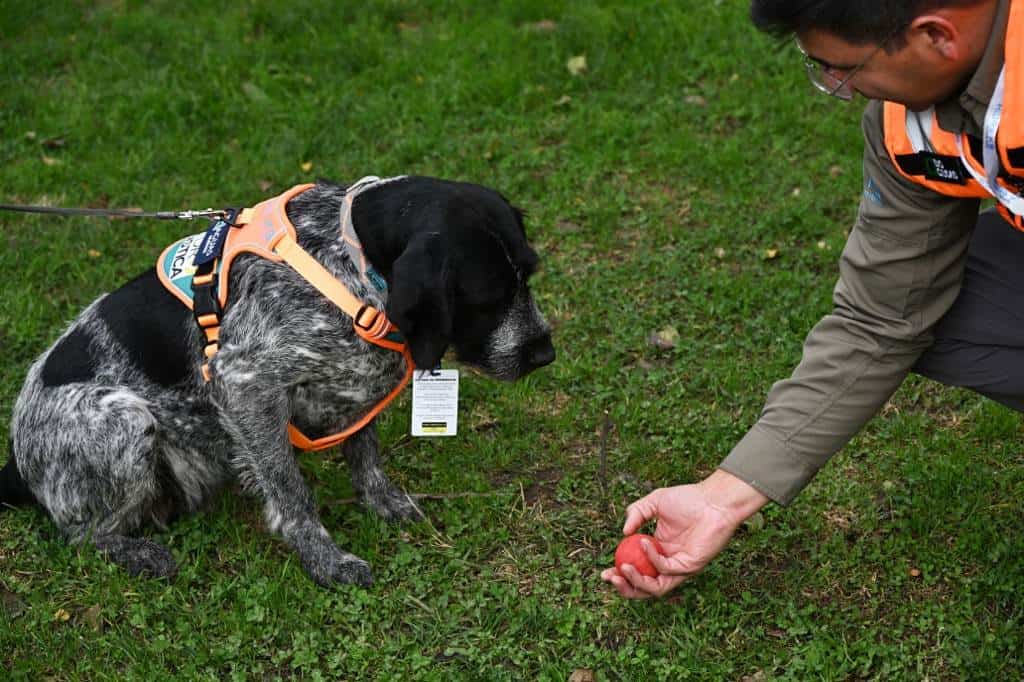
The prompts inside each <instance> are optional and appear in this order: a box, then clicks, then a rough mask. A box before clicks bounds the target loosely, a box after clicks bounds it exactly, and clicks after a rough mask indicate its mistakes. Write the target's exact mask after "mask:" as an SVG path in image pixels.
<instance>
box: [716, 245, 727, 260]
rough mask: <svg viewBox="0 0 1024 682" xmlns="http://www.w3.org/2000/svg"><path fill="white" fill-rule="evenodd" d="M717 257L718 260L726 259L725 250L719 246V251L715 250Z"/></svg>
mask: <svg viewBox="0 0 1024 682" xmlns="http://www.w3.org/2000/svg"><path fill="white" fill-rule="evenodd" d="M715 256H716V257H717V258H725V249H723V248H722V247H721V246H719V247H718V248H717V249H715Z"/></svg>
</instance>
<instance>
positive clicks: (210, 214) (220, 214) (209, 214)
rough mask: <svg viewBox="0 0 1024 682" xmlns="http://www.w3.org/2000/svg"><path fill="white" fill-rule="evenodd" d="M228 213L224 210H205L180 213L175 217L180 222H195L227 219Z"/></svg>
mask: <svg viewBox="0 0 1024 682" xmlns="http://www.w3.org/2000/svg"><path fill="white" fill-rule="evenodd" d="M227 215H228V211H227V210H226V209H222V208H204V209H201V210H198V211H178V212H177V213H176V214H174V217H175V218H177V219H179V220H195V219H197V218H220V219H224V218H225V217H227Z"/></svg>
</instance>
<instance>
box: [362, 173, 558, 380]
mask: <svg viewBox="0 0 1024 682" xmlns="http://www.w3.org/2000/svg"><path fill="white" fill-rule="evenodd" d="M352 217H353V224H354V225H355V228H356V232H357V233H358V234H359V238H360V240H361V241H362V243H363V248H364V249H365V251H366V254H367V257H368V258H369V260H370V262H371V263H373V265H374V267H376V268H377V269H378V270H379V271H380V272H381V273H382V274H383V275H384V278H385V279H386V280H387V282H388V302H387V311H386V312H387V315H388V317H389V318H390V319H391V321H392V322H394V323H395V324H396V325H397V326H398V328H399V329H400V330H401V331H402V334H403V335H404V336H405V338H406V340H407V342H408V343H409V347H410V350H411V351H412V356H413V360H414V361H415V362H416V366H417V367H421V368H430V367H434V366H436V365H437V363H438V362H439V361H440V359H441V357H442V356H443V355H444V353H445V350H446V349H447V348H448V347H449V346H451V347H453V348H454V349H455V354H456V357H457V358H458V360H459V361H461V362H465V363H467V364H469V365H473V366H476V367H478V368H480V369H481V370H483V371H484V372H486V373H487V374H489V375H491V376H494V377H496V378H499V379H507V380H513V379H517V378H519V377H521V376H523V375H525V374H527V373H528V372H530V371H532V370H534V369H536V368H538V367H543V366H544V365H547V364H549V363H550V362H552V361H553V360H554V359H555V350H554V347H553V346H552V345H551V330H550V328H549V327H548V324H547V322H546V321H545V320H544V317H543V316H542V315H541V313H540V311H539V310H538V309H537V305H536V304H535V303H534V300H533V296H532V295H531V293H530V289H529V286H528V284H527V280H528V279H529V277H530V275H531V274H533V272H534V270H535V269H536V268H537V263H538V259H537V254H536V253H535V252H534V250H533V249H532V248H531V247H530V245H529V243H528V242H527V240H526V232H525V230H524V229H523V214H522V212H521V211H519V210H518V209H516V208H515V207H513V206H512V205H511V204H509V203H508V202H507V201H506V200H505V199H504V197H502V196H501V195H500V194H498V193H497V192H495V191H493V190H490V189H487V188H486V187H481V186H479V185H472V184H467V183H454V182H447V181H443V180H437V179H433V178H423V177H406V178H402V179H399V180H393V181H391V182H388V183H385V184H383V185H380V186H378V187H374V188H372V189H369V190H367V191H365V192H364V193H363V194H360V195H359V197H358V198H357V199H356V201H355V204H354V206H353V213H352Z"/></svg>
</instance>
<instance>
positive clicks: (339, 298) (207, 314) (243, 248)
mask: <svg viewBox="0 0 1024 682" xmlns="http://www.w3.org/2000/svg"><path fill="white" fill-rule="evenodd" d="M365 180H366V181H370V182H372V181H373V180H375V178H372V179H371V178H367V179H365ZM363 182H364V181H362V180H361V181H360V182H359V183H357V185H360V186H361V185H362V184H363ZM310 187H313V185H311V184H307V185H296V186H295V187H292V188H291V189H290V190H288V191H287V192H285V193H284V194H281V195H280V196H276V197H274V198H272V199H267V200H266V201H263V202H261V203H259V204H257V205H256V206H253V207H252V208H247V209H243V210H242V211H239V212H238V213H237V215H235V216H234V220H233V221H232V220H228V221H221V225H220V227H219V229H220V230H221V231H226V237H225V236H224V235H222V234H214V232H215V231H217V230H218V226H217V225H216V224H214V225H212V226H211V228H210V230H208V231H207V232H205V233H200V234H197V235H192V236H191V237H186V238H185V239H182V240H180V241H178V242H175V243H174V244H171V245H170V246H168V247H167V248H166V249H165V250H164V252H163V253H162V254H161V255H160V258H159V259H158V260H157V275H158V276H159V277H160V281H161V282H162V283H163V285H164V286H165V287H166V288H167V289H168V290H169V291H170V292H171V293H172V294H174V295H175V296H176V297H177V298H178V299H179V300H181V302H182V303H184V304H185V305H186V306H188V307H189V309H190V310H192V311H193V313H194V314H195V316H196V322H198V324H199V327H200V329H201V330H202V332H203V335H204V336H205V337H206V348H205V349H204V353H205V356H206V361H205V362H204V363H203V366H202V372H203V378H205V379H206V380H207V381H209V380H210V368H209V363H210V359H211V358H212V357H213V356H214V355H215V354H216V353H217V350H218V349H219V347H220V345H219V339H220V321H221V315H222V312H223V310H224V309H225V308H226V306H227V304H228V281H229V278H228V274H229V271H230V269H231V263H232V262H233V261H234V259H235V257H237V256H238V255H239V254H241V253H250V254H255V255H257V256H259V257H261V258H266V259H267V260H270V261H274V262H284V263H287V264H288V265H289V266H291V267H292V268H293V269H294V270H295V271H296V272H297V273H299V275H301V276H302V277H303V278H304V279H305V280H306V281H308V282H309V283H310V284H312V285H313V287H315V288H316V289H317V290H318V291H320V293H322V294H323V295H324V296H326V297H327V299H328V300H330V301H331V302H332V303H334V304H335V305H336V306H338V307H339V308H341V309H342V310H343V311H344V312H345V313H346V314H347V315H348V316H349V317H351V318H352V326H353V328H354V329H355V332H356V334H358V335H359V337H360V338H362V339H364V340H365V341H367V342H368V343H372V344H373V345H375V346H380V347H381V348H386V349H388V350H391V351H394V352H396V353H401V354H402V356H403V358H404V359H405V374H404V376H403V377H402V380H401V381H400V382H399V384H398V385H397V386H396V387H395V388H394V389H393V390H392V391H391V392H390V393H389V394H388V395H387V396H385V397H384V399H383V400H381V401H380V402H379V403H377V404H376V405H375V406H374V407H373V408H371V409H370V411H369V412H367V413H366V414H364V415H363V416H362V417H360V418H359V419H358V420H357V421H356V423H354V424H352V425H351V426H349V427H348V428H346V429H345V430H344V431H341V432H340V433H336V434H333V435H329V436H324V437H323V438H317V439H315V440H314V439H310V438H308V437H306V436H305V435H304V434H303V433H302V432H301V431H299V430H298V429H297V428H296V427H295V425H294V424H288V436H289V438H290V440H291V442H292V444H293V445H295V446H296V447H298V448H300V449H302V450H307V451H318V450H325V449H327V448H330V447H333V446H335V445H338V444H339V443H341V442H343V441H344V440H345V439H347V438H348V437H349V436H351V435H352V434H353V433H356V432H357V431H359V430H360V429H362V428H363V427H364V426H366V425H367V424H368V423H369V422H370V421H371V420H372V419H373V418H374V417H376V416H377V415H378V414H379V413H380V412H381V410H383V409H384V408H385V407H387V406H388V404H389V403H391V401H392V400H394V399H395V398H396V397H397V396H398V394H399V393H401V392H402V389H403V388H405V386H406V384H408V383H409V379H410V378H412V373H413V369H414V364H413V361H412V355H411V354H410V352H409V348H408V346H407V344H405V343H404V342H403V341H401V340H396V339H395V338H394V336H395V334H396V332H397V331H398V330H397V328H396V327H395V326H394V325H393V324H392V323H391V321H390V320H388V319H387V317H386V316H385V315H384V313H383V312H382V311H379V310H377V309H376V308H373V307H371V306H369V305H366V304H364V303H363V302H362V301H360V300H359V299H357V298H356V297H355V296H353V295H352V292H350V291H349V290H348V289H347V288H346V287H345V285H343V284H342V283H341V282H339V281H338V280H337V279H336V278H335V277H334V276H333V275H331V273H330V272H328V271H327V269H326V268H325V267H323V266H322V265H320V263H319V262H317V261H316V259H314V258H313V257H312V256H310V255H309V254H308V253H307V252H306V251H305V250H304V249H302V248H301V247H300V246H299V244H298V240H297V239H296V236H295V227H294V226H293V225H292V224H291V221H289V220H288V216H287V214H286V212H285V207H286V206H287V205H288V201H289V200H291V199H292V198H293V197H295V196H297V195H298V194H301V193H302V192H305V191H306V190H307V189H309V188H310ZM350 189H351V188H350ZM357 193H358V192H352V191H350V192H349V193H347V194H346V196H345V204H344V205H343V207H342V226H341V231H342V238H343V239H344V240H345V241H346V242H348V243H349V244H350V245H351V246H353V247H355V250H356V252H357V253H359V254H360V262H359V263H357V265H359V266H360V267H361V268H362V269H361V272H363V273H366V272H367V265H366V260H365V256H363V255H362V249H361V248H360V247H359V244H358V238H357V237H356V235H355V230H354V228H353V227H352V224H351V222H352V219H351V211H352V200H353V199H354V198H355V194H357ZM217 240H219V241H220V243H221V244H223V250H222V251H221V252H220V255H219V256H216V257H215V258H211V259H210V260H209V261H207V262H204V263H202V264H201V265H199V266H197V265H195V263H198V262H199V261H200V260H202V258H201V253H200V252H201V251H202V250H206V244H207V243H208V242H212V241H217ZM214 291H216V294H215V295H214V293H213V292H214ZM389 335H391V338H389Z"/></svg>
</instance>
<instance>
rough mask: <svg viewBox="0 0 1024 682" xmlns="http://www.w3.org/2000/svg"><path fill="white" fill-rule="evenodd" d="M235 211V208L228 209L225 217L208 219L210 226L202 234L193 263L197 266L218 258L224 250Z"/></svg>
mask: <svg viewBox="0 0 1024 682" xmlns="http://www.w3.org/2000/svg"><path fill="white" fill-rule="evenodd" d="M237 213H238V212H237V211H235V210H230V211H228V214H227V216H226V217H224V218H215V219H213V220H211V221H210V227H209V229H207V230H206V234H205V235H203V243H202V244H200V246H199V251H198V252H197V253H196V260H195V264H196V265H197V266H199V265H206V264H207V263H209V262H211V261H213V260H215V259H217V258H220V255H221V253H223V252H224V242H226V241H227V238H228V232H229V231H230V230H231V225H232V224H233V223H234V222H235V215H236V214H237Z"/></svg>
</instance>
